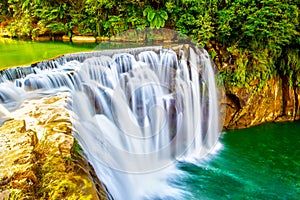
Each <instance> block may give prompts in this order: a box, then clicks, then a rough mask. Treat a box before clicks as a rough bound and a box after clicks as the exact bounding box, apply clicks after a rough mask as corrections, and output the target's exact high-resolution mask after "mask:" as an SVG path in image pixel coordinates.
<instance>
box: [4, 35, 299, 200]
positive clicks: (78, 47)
mask: <svg viewBox="0 0 300 200" xmlns="http://www.w3.org/2000/svg"><path fill="white" fill-rule="evenodd" d="M96 46H97V44H73V43H63V42H32V41H17V40H11V39H3V38H0V51H1V54H0V68H6V67H10V66H23V65H28V64H30V63H34V62H38V61H41V60H44V59H50V58H53V57H56V56H58V55H61V54H65V53H73V52H82V51H90V50H92V49H94V48H95V47H96ZM220 141H221V144H222V148H221V149H220V150H219V151H218V152H217V153H216V154H214V155H210V156H208V157H207V158H206V159H205V160H203V161H201V162H194V164H191V163H189V164H187V163H186V162H179V163H178V167H179V168H180V170H181V171H182V173H181V174H180V175H178V177H172V178H170V180H169V184H170V185H172V186H173V187H174V188H179V189H180V190H184V191H186V196H185V197H184V199H200V200H202V199H208V200H219V199H295V200H296V199H300V148H299V147H300V122H292V123H291V122H285V123H268V124H263V125H260V126H256V127H252V128H248V129H243V130H233V131H226V132H224V133H223V134H222V137H221V138H220ZM170 196H171V197H170V198H171V199H178V198H177V197H176V196H172V195H170ZM154 198H155V197H154Z"/></svg>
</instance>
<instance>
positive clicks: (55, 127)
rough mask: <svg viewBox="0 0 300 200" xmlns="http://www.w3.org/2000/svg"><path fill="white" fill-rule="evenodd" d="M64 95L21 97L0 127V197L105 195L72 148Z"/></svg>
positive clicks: (87, 167)
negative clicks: (17, 105)
mask: <svg viewBox="0 0 300 200" xmlns="http://www.w3.org/2000/svg"><path fill="white" fill-rule="evenodd" d="M67 100H68V94H64V93H60V94H57V95H55V96H53V97H45V98H42V99H32V100H26V101H25V102H24V103H23V105H22V106H21V108H20V109H18V110H16V111H15V112H12V113H11V116H12V117H13V119H10V120H8V121H6V122H5V123H4V124H3V125H2V126H1V127H0V169H1V170H0V199H1V198H8V197H17V199H19V198H20V199H21V198H24V197H26V198H29V199H40V198H44V199H51V198H53V197H56V199H64V198H69V197H70V198H71V197H72V198H73V197H74V198H75V199H106V195H105V192H104V190H103V189H102V187H101V184H99V181H98V183H96V182H95V181H94V180H95V177H93V176H91V174H93V170H92V167H90V166H89V165H88V164H87V162H86V161H85V160H84V159H83V158H82V157H81V156H80V155H79V153H78V152H76V150H75V149H74V138H73V136H72V124H71V122H70V114H69V112H68V110H67V109H66V102H67Z"/></svg>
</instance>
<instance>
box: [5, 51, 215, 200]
mask: <svg viewBox="0 0 300 200" xmlns="http://www.w3.org/2000/svg"><path fill="white" fill-rule="evenodd" d="M59 89H63V90H65V91H66V90H67V91H69V92H70V94H71V97H72V98H71V103H70V105H69V108H70V110H72V113H73V116H72V123H73V126H74V136H75V137H76V139H77V140H78V141H79V144H80V145H81V147H82V148H83V150H84V153H85V156H86V158H87V159H88V161H89V162H90V163H91V164H92V166H93V167H94V169H95V171H96V173H97V175H98V177H99V178H100V180H101V181H102V182H103V183H104V184H105V186H106V188H107V189H108V191H109V195H110V198H112V199H147V198H154V197H155V198H163V197H164V196H169V197H172V196H174V195H175V196H176V195H180V193H181V192H182V191H178V190H175V189H172V187H171V186H169V185H168V180H169V178H170V177H171V176H172V174H176V173H179V172H178V170H176V161H177V160H183V161H191V160H194V159H199V158H203V157H204V156H205V155H206V154H207V153H209V152H210V151H211V150H212V149H213V148H214V146H215V145H216V143H217V141H218V136H219V110H218V98H217V89H216V84H215V79H214V70H213V67H212V65H211V61H210V59H209V56H208V54H207V52H206V51H205V50H202V49H201V50H200V49H198V48H197V47H195V46H191V45H179V46H177V47H176V48H175V47H174V48H170V49H165V48H163V47H158V46H155V47H143V48H134V49H124V50H114V51H102V52H91V53H81V54H72V55H66V56H63V57H61V58H58V59H56V60H52V61H47V62H42V63H38V64H36V65H34V66H32V67H23V68H14V69H8V70H5V71H2V72H1V75H0V103H1V104H2V106H1V107H0V114H1V115H3V116H4V115H5V116H6V117H11V116H9V113H10V112H9V110H12V109H16V108H17V107H18V105H19V104H20V102H21V101H22V99H24V98H28V97H29V96H31V95H33V94H34V93H39V95H41V93H42V91H48V92H47V94H49V93H51V92H52V93H53V92H55V91H57V90H59ZM49 91H50V92H49ZM20 97H21V99H20ZM1 104H0V105H1ZM1 118H4V117H1ZM177 198H179V196H178V197H177Z"/></svg>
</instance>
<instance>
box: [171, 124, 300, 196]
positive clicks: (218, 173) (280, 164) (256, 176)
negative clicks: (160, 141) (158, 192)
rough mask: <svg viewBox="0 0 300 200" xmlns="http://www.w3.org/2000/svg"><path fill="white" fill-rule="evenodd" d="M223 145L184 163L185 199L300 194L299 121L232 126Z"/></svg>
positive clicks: (181, 182)
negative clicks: (195, 161)
mask: <svg viewBox="0 0 300 200" xmlns="http://www.w3.org/2000/svg"><path fill="white" fill-rule="evenodd" d="M221 142H222V144H223V149H222V150H220V151H219V153H218V154H217V155H213V156H211V157H210V158H209V160H207V161H203V162H202V163H199V164H197V165H193V164H186V163H184V164H183V163H182V164H179V165H180V168H181V170H182V171H183V172H184V175H183V176H180V178H179V179H176V181H173V183H172V184H174V186H175V187H178V188H180V189H183V190H184V191H187V192H188V193H189V194H187V196H186V198H184V199H200V200H206V199H207V200H208V199H209V200H221V199H238V200H239V199H249V200H250V199H253V200H256V199H265V200H272V199H281V200H283V199H286V200H292V199H294V200H297V199H300V122H299V121H298V122H285V123H269V124H263V125H260V126H256V127H252V128H249V129H243V130H234V131H228V132H227V133H226V134H224V135H223V137H222V139H221Z"/></svg>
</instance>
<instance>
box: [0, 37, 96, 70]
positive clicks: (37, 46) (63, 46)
mask: <svg viewBox="0 0 300 200" xmlns="http://www.w3.org/2000/svg"><path fill="white" fill-rule="evenodd" d="M96 46H97V44H96V43H92V44H74V43H71V42H60V41H47V42H32V41H20V40H12V39H9V38H1V37H0V52H1V53H0V69H1V68H6V67H11V66H23V65H29V64H32V63H35V62H38V61H42V60H46V59H50V58H53V57H56V56H58V55H61V54H66V53H75V52H83V51H91V50H93V49H94V48H95V47H96Z"/></svg>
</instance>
